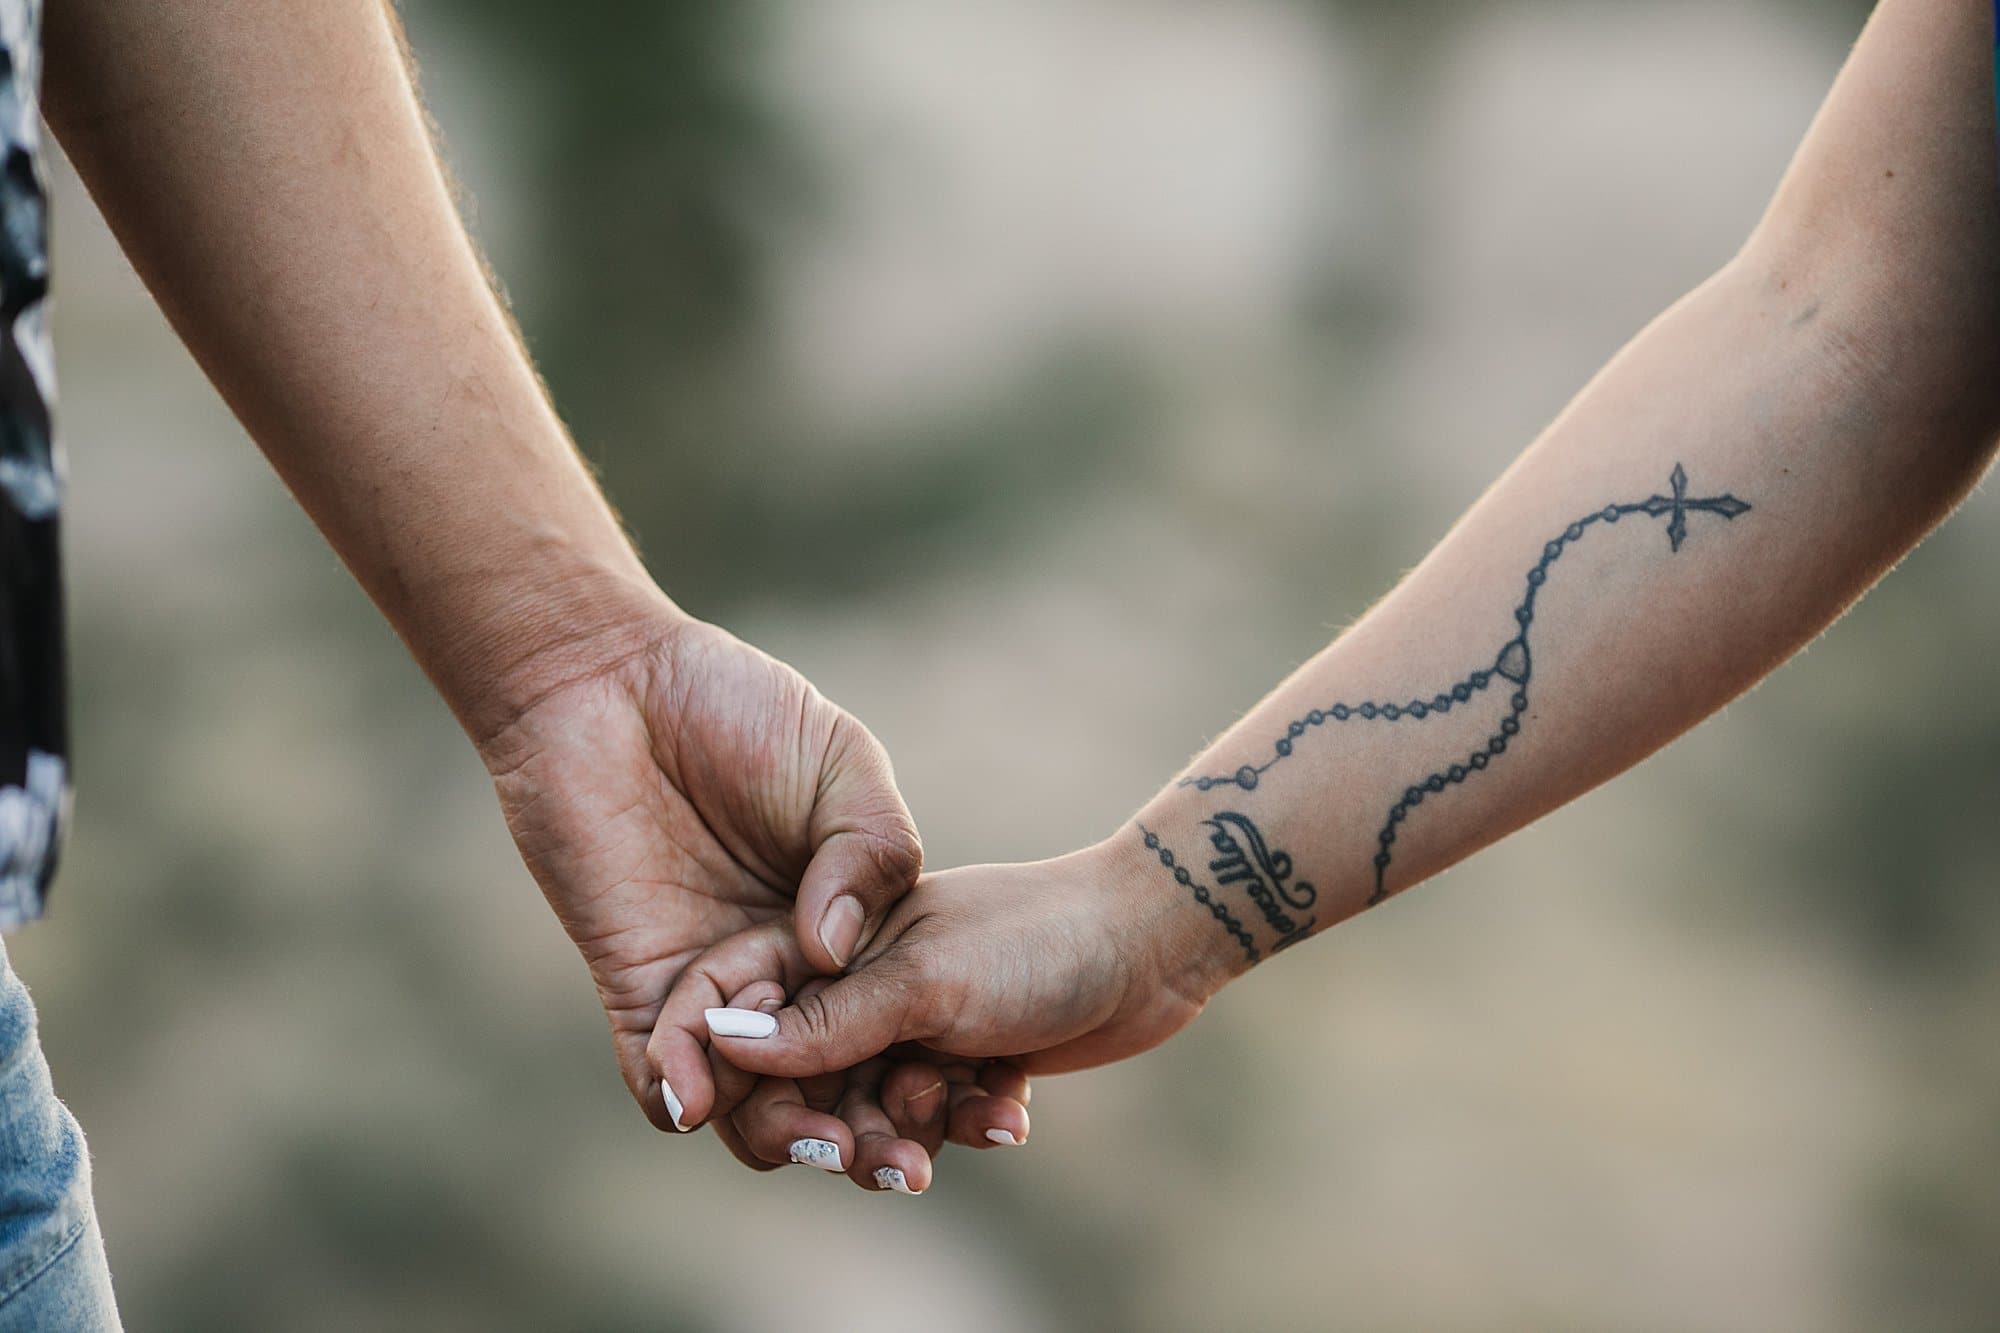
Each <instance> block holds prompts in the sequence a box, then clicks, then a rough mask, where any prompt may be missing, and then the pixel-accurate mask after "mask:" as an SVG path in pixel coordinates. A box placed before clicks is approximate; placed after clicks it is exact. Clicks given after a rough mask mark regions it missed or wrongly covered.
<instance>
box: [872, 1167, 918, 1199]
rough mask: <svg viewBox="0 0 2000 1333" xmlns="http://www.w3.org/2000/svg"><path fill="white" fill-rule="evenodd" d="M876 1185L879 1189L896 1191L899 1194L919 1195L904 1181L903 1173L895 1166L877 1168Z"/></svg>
mask: <svg viewBox="0 0 2000 1333" xmlns="http://www.w3.org/2000/svg"><path fill="white" fill-rule="evenodd" d="M875 1185H876V1188H878V1189H885V1190H894V1191H895V1192H896V1193H898V1194H917V1193H919V1192H920V1191H917V1190H913V1189H911V1188H910V1182H909V1181H907V1180H905V1179H903V1173H902V1172H901V1171H899V1170H897V1169H896V1168H895V1167H893V1166H878V1167H876V1168H875Z"/></svg>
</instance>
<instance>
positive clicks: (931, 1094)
mask: <svg viewBox="0 0 2000 1333" xmlns="http://www.w3.org/2000/svg"><path fill="white" fill-rule="evenodd" d="M925 1103H929V1105H925ZM943 1109H944V1080H943V1079H939V1080H938V1081H937V1082H935V1083H933V1084H931V1085H930V1086H929V1087H928V1088H925V1089H924V1090H923V1091H922V1092H920V1093H917V1094H916V1095H915V1096H913V1097H911V1098H910V1100H909V1101H907V1102H904V1103H903V1110H904V1111H906V1112H907V1113H908V1114H909V1116H910V1118H911V1119H913V1120H916V1121H918V1122H919V1123H922V1124H929V1123H930V1122H931V1121H933V1120H935V1119H937V1113H938V1112H939V1111H941V1110H943Z"/></svg>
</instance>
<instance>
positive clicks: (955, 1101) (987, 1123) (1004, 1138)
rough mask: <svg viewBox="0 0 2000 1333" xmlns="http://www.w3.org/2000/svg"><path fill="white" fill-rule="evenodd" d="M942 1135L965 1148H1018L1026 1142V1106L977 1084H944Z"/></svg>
mask: <svg viewBox="0 0 2000 1333" xmlns="http://www.w3.org/2000/svg"><path fill="white" fill-rule="evenodd" d="M948 1100H949V1103H950V1108H951V1109H950V1111H949V1113H948V1117H949V1119H948V1124H947V1127H946V1131H945V1137H946V1138H948V1139H950V1140H951V1141H952V1142H953V1143H957V1144H962V1145H963V1146H965V1147H967V1148H982V1149H984V1148H1019V1147H1021V1146H1022V1145H1023V1144H1025V1143H1027V1141H1028V1108H1027V1107H1025V1106H1023V1105H1022V1104H1021V1103H1020V1102H1018V1101H1015V1100H1014V1099H1013V1098H1012V1097H996V1096H994V1095H993V1094H992V1093H990V1092H988V1091H986V1089H985V1088H983V1087H981V1086H980V1085H979V1084H978V1083H954V1084H950V1085H948Z"/></svg>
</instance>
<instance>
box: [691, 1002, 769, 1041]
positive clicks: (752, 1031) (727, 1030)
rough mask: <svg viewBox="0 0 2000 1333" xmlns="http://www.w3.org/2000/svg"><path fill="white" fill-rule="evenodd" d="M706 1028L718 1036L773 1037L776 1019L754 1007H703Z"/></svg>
mask: <svg viewBox="0 0 2000 1333" xmlns="http://www.w3.org/2000/svg"><path fill="white" fill-rule="evenodd" d="M702 1016H703V1017H704V1018H706V1019H708V1030H709V1031H710V1032H712V1033H714V1034H715V1035H716V1036H718V1037H754V1038H759V1039H761V1038H764V1037H775V1036H777V1035H778V1020H777V1019H775V1018H773V1017H771V1016H770V1015H769V1014H760V1013H758V1012H757V1011H756V1010H755V1009H705V1010H703V1011H702Z"/></svg>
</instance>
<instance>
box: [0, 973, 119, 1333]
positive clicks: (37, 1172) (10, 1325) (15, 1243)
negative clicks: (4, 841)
mask: <svg viewBox="0 0 2000 1333" xmlns="http://www.w3.org/2000/svg"><path fill="white" fill-rule="evenodd" d="M118 1327H120V1325H119V1323H118V1307H117V1305H116V1304H114V1303H113V1301H112V1298H111V1271H110V1269H109V1268H107V1267H106V1266H105V1262H104V1239H103V1237H102V1236H101V1235H100V1234H99V1232H98V1229H97V1210H96V1208H95V1207H93V1206H92V1204H91V1198H90V1159H89V1157H88V1155H87V1154H86V1152H85V1150H84V1144H83V1131H82V1130H80V1129H78V1128H77V1124H76V1118H75V1117H74V1116H72V1115H70V1113H69V1110H68V1108H67V1107H65V1106H64V1105H63V1104H62V1103H61V1102H59V1101H57V1100H56V1094H55V1088H54V1087H53V1086H52V1085H51V1084H50V1082H49V1062H48V1061H47V1060H46V1059H44V1058H43V1057H42V1045H41V1042H40V1041H39V1040H38V1039H37V1038H36V1036H35V1006H34V1004H33V1002H32V1001H30V1000H29V999H28V988H27V987H26V986H23V985H22V984H21V979H20V978H19V977H17V976H15V975H14V969H13V968H11V967H9V966H8V965H7V956H6V951H5V949H4V948H0V1333H17V1331H18V1333H29V1330H34V1331H35V1333H70V1331H71V1330H78V1331H82V1330H88V1331H89V1333H97V1331H98V1330H102V1329H117V1328H118Z"/></svg>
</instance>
